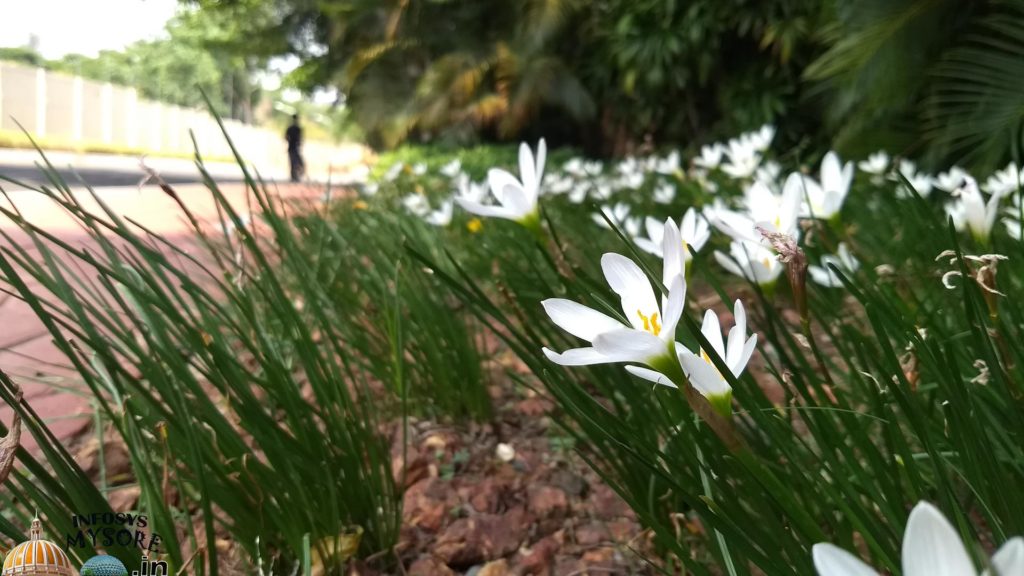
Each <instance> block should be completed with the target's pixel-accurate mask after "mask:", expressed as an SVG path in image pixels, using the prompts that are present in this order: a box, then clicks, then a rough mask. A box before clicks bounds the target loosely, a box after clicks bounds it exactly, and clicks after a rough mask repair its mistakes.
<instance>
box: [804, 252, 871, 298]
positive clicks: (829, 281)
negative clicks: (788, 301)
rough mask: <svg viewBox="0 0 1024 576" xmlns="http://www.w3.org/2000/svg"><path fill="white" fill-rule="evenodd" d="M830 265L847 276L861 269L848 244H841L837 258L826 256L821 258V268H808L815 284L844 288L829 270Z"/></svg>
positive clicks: (837, 277) (836, 276)
mask: <svg viewBox="0 0 1024 576" xmlns="http://www.w3.org/2000/svg"><path fill="white" fill-rule="evenodd" d="M829 264H832V265H833V266H835V267H836V268H839V269H840V270H842V271H843V272H845V273H847V274H852V273H854V272H856V271H857V269H859V268H860V262H858V261H857V259H856V258H854V257H853V254H850V249H849V247H847V246H846V243H844V242H840V243H839V248H838V249H837V250H836V255H835V256H833V255H831V254H826V255H825V256H822V257H821V266H814V265H811V266H808V267H807V272H809V273H810V275H811V280H813V281H814V283H815V284H819V285H821V286H824V287H826V288H840V287H842V285H843V283H842V282H841V281H840V280H839V276H838V275H836V273H835V272H833V271H832V269H831V268H829V266H828V265H829Z"/></svg>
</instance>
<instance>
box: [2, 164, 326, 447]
mask: <svg viewBox="0 0 1024 576" xmlns="http://www.w3.org/2000/svg"><path fill="white" fill-rule="evenodd" d="M36 158H37V157H36V156H34V155H31V154H28V153H24V152H22V151H10V150H0V175H5V176H9V177H12V178H15V179H18V180H21V181H23V182H26V183H29V184H32V183H38V182H44V181H45V178H44V176H43V175H42V174H41V173H40V172H39V171H38V169H36V168H35V167H34V166H33V164H32V162H33V161H34V160H35V159H36ZM51 162H52V163H53V164H54V166H58V167H62V169H61V171H62V173H63V174H64V175H65V176H66V177H67V180H68V182H69V183H71V184H72V185H74V183H75V182H76V181H77V182H79V183H80V182H82V181H84V182H87V183H89V184H90V185H93V186H94V187H95V189H96V191H97V192H98V193H99V195H100V196H101V198H102V199H103V201H104V202H105V203H106V204H108V205H109V206H110V207H112V208H113V210H114V211H116V212H117V213H118V214H120V215H122V216H125V217H131V218H132V219H134V220H136V221H138V222H140V223H142V224H144V225H145V226H147V227H149V228H150V229H152V230H154V231H156V232H159V233H161V234H163V235H165V236H169V237H174V236H177V235H180V236H181V238H182V240H185V241H187V239H188V238H189V237H190V236H191V235H190V234H189V228H188V225H187V223H186V222H185V221H184V219H183V218H181V217H178V215H179V214H180V212H181V211H180V209H179V208H178V207H177V205H176V204H175V203H174V201H173V200H171V198H169V197H168V196H167V194H165V193H164V192H163V191H162V190H160V188H159V187H158V186H155V185H147V186H144V187H142V188H139V186H138V183H139V181H140V180H141V178H142V172H141V170H140V169H139V167H138V159H132V158H124V157H102V156H76V155H71V154H55V155H53V156H51ZM69 163H71V164H73V165H74V166H76V169H75V170H71V169H69V168H67V166H68V164H69ZM147 165H149V166H150V167H152V168H154V169H156V170H157V171H158V172H160V173H161V175H162V176H163V177H164V178H165V179H166V180H167V181H169V182H172V183H174V184H173V185H174V188H175V190H176V191H177V192H178V194H179V195H180V196H181V197H182V198H183V199H186V200H187V202H188V205H189V206H190V208H191V209H192V210H193V212H194V213H195V214H196V215H197V216H198V217H199V218H200V219H204V220H206V221H208V222H216V221H217V220H216V210H215V207H214V203H213V201H212V199H211V197H210V194H209V192H208V191H207V190H206V188H205V187H204V186H202V185H201V184H198V183H197V181H198V178H197V177H196V170H195V167H194V166H192V165H191V163H190V162H188V161H185V160H167V159H153V160H147ZM209 168H210V171H211V172H212V173H213V174H214V175H215V177H216V179H217V180H218V182H227V184H225V185H222V189H223V190H224V192H225V195H226V196H228V198H229V199H230V201H231V203H232V205H233V206H235V207H236V208H237V209H239V210H240V211H241V212H244V210H245V206H247V205H248V204H247V203H246V202H245V186H244V185H243V184H242V183H241V182H240V176H241V172H240V170H239V168H238V167H237V166H232V165H223V164H222V165H211V166H210V167H209ZM271 176H278V177H279V176H280V175H271ZM0 186H2V187H3V188H4V189H5V190H7V191H8V192H9V193H11V196H12V198H13V200H14V202H15V204H16V205H17V207H18V208H19V209H20V210H21V211H22V213H23V215H24V216H25V217H26V218H27V219H28V220H29V221H31V222H33V223H35V224H36V225H39V226H43V227H45V229H46V230H48V231H50V232H53V233H55V234H57V235H58V236H60V237H61V238H62V239H63V240H65V241H71V242H74V243H77V244H79V245H87V244H88V242H87V241H86V239H84V238H83V236H82V233H81V231H80V230H79V229H78V228H77V227H76V226H74V223H73V221H72V220H71V219H70V218H69V217H68V216H67V214H65V213H64V212H63V211H62V210H61V209H60V208H59V207H57V206H56V205H55V204H54V203H53V202H52V201H50V200H49V199H47V198H45V197H42V196H41V195H39V194H38V193H35V192H32V191H30V190H18V189H17V187H16V186H13V185H11V184H9V183H7V182H0ZM277 190H278V194H279V195H280V196H281V197H282V198H291V199H303V198H305V199H310V200H316V199H319V198H320V197H321V195H322V194H323V186H322V185H317V184H294V185H293V184H287V185H281V186H279V187H278V188H277ZM75 191H76V193H80V194H82V195H83V196H84V195H85V194H87V192H86V191H85V190H84V188H80V187H79V188H75ZM172 215H173V216H172ZM0 228H2V229H4V230H7V231H14V235H15V240H16V241H18V242H19V243H20V242H22V241H23V240H26V238H25V237H24V235H22V234H21V232H20V231H19V230H17V229H16V227H15V226H14V224H13V223H11V222H10V221H7V220H6V219H2V217H0ZM0 241H2V240H0ZM0 369H2V370H4V371H5V372H7V373H8V374H9V375H10V376H11V377H12V378H14V379H15V381H16V382H18V383H19V384H20V385H21V386H22V388H23V389H24V393H25V399H26V400H27V401H28V402H29V403H30V404H31V405H32V407H33V408H34V409H35V410H36V411H37V412H38V413H39V414H40V416H41V417H42V418H43V419H44V420H46V421H47V422H48V425H49V426H50V429H51V430H52V431H53V432H54V434H55V435H56V436H57V437H58V438H59V439H61V440H62V441H68V440H71V439H73V438H75V437H76V436H78V435H80V434H81V433H82V432H83V431H84V430H85V429H87V427H88V425H89V423H90V422H91V418H92V417H91V411H90V398H91V393H90V392H89V390H88V388H86V387H85V385H84V384H83V383H82V382H81V380H80V378H78V376H77V375H76V373H75V372H74V370H72V369H71V368H70V367H69V366H68V362H67V359H66V358H65V357H64V356H63V355H62V354H61V352H60V351H59V350H57V349H56V347H55V345H54V344H53V343H52V342H51V340H50V336H49V334H48V333H47V332H46V330H45V328H44V327H43V326H42V325H41V323H40V322H39V321H38V319H37V318H36V317H35V315H34V314H33V313H32V311H31V310H30V309H29V308H28V306H27V305H26V304H24V303H23V302H21V301H20V300H18V299H16V298H13V297H9V296H7V295H5V294H0ZM11 413H12V412H11V409H10V408H9V407H7V406H2V407H0V419H2V421H3V422H5V423H6V424H8V425H9V424H10V417H11ZM22 438H23V440H22V442H23V444H24V445H25V446H26V447H32V446H33V445H34V444H35V443H34V441H33V440H32V439H31V437H30V436H29V435H27V434H26V435H24V436H23V437H22Z"/></svg>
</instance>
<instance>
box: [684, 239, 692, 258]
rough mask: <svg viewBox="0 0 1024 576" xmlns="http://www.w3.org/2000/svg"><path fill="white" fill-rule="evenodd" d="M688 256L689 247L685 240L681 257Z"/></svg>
mask: <svg viewBox="0 0 1024 576" xmlns="http://www.w3.org/2000/svg"><path fill="white" fill-rule="evenodd" d="M689 255H690V245H689V244H687V242H686V240H683V256H689Z"/></svg>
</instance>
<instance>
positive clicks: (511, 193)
mask: <svg viewBox="0 0 1024 576" xmlns="http://www.w3.org/2000/svg"><path fill="white" fill-rule="evenodd" d="M546 157H547V145H546V144H545V143H544V139H543V138H541V140H540V142H539V143H538V144H537V157H536V159H535V158H534V156H533V152H531V151H530V147H529V146H527V145H526V143H525V142H524V143H522V144H520V145H519V178H518V179H517V178H516V177H515V176H513V175H512V174H510V173H509V172H506V171H505V170H502V169H500V168H491V170H490V171H489V172H488V173H487V182H488V184H490V187H491V194H492V195H494V198H495V199H496V200H497V201H498V204H500V205H499V206H490V205H486V204H482V203H481V202H477V201H473V200H472V199H471V198H465V197H461V196H460V197H458V198H456V199H455V201H456V202H458V203H459V206H462V207H463V208H464V209H465V210H466V211H467V212H471V213H473V214H476V215H477V216H493V217H496V218H506V219H508V220H515V221H517V222H520V223H530V222H532V221H535V220H536V218H537V197H538V196H539V194H540V184H541V181H542V180H543V179H544V161H545V159H546Z"/></svg>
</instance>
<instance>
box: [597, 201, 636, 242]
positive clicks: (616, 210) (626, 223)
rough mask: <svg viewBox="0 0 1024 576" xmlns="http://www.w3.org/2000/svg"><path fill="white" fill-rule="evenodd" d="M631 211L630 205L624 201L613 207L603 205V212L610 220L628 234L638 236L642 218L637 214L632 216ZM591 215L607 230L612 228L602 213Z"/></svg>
mask: <svg viewBox="0 0 1024 576" xmlns="http://www.w3.org/2000/svg"><path fill="white" fill-rule="evenodd" d="M629 211H630V208H629V205H628V204H625V203H623V202H619V203H617V204H616V205H615V206H611V207H609V206H601V212H602V213H604V215H605V216H607V217H608V220H611V221H612V222H614V223H615V225H616V226H618V227H620V228H622V229H623V231H625V232H626V234H628V235H630V236H636V235H637V234H639V233H640V219H639V218H637V217H635V216H634V217H630V215H629ZM590 217H591V219H592V220H593V221H594V223H595V224H597V225H598V226H600V227H602V228H604V229H606V230H610V229H611V226H609V225H608V222H607V221H606V220H605V219H604V217H602V216H601V214H591V215H590Z"/></svg>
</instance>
